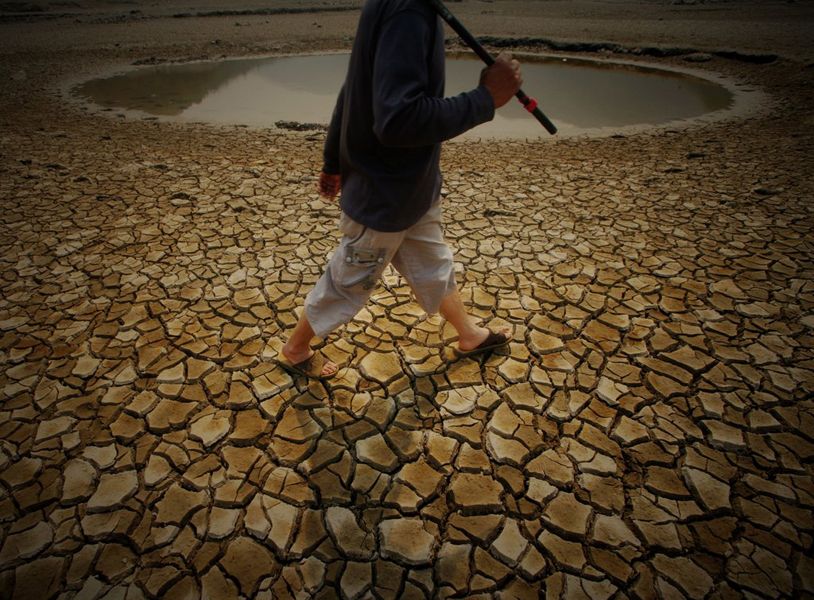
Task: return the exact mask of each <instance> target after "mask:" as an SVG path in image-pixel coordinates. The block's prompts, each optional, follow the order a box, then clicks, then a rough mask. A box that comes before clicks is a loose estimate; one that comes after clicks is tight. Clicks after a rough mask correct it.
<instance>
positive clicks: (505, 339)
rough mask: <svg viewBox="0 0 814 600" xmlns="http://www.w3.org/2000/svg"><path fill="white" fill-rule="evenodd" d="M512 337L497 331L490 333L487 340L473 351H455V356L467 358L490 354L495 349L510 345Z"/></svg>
mask: <svg viewBox="0 0 814 600" xmlns="http://www.w3.org/2000/svg"><path fill="white" fill-rule="evenodd" d="M510 340H511V337H509V336H508V335H506V334H504V333H498V332H495V331H490V332H489V335H487V336H486V339H485V340H483V341H482V342H481V343H480V345H479V346H477V347H475V348H472V349H471V350H458V349H457V348H456V349H455V355H456V356H457V357H458V358H465V357H467V356H473V355H475V354H481V353H483V352H488V351H489V350H494V349H495V348H500V347H502V346H505V345H506V344H508V343H509V341H510Z"/></svg>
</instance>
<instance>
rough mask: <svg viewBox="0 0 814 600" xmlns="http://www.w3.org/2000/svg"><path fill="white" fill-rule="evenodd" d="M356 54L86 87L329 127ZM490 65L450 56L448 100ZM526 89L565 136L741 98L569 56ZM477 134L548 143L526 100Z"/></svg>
mask: <svg viewBox="0 0 814 600" xmlns="http://www.w3.org/2000/svg"><path fill="white" fill-rule="evenodd" d="M347 63H348V55H347V54H328V55H315V56H294V57H276V58H253V59H239V60H223V61H219V62H200V63H188V64H178V65H162V66H157V67H148V68H142V69H137V70H133V71H130V72H127V73H124V74H121V75H116V76H113V77H109V78H105V79H95V80H91V81H88V82H86V83H84V84H82V85H80V86H79V87H78V88H77V89H76V92H77V93H78V94H79V95H80V96H82V97H84V98H86V99H88V100H90V101H92V102H94V103H96V104H98V105H101V106H103V107H107V108H114V109H123V110H127V111H137V112H138V113H141V114H142V116H143V115H144V114H146V115H150V116H157V117H161V118H170V119H173V120H182V121H201V122H207V123H218V124H235V125H247V126H251V127H272V126H274V123H276V122H277V121H297V122H301V123H327V122H328V120H329V119H330V115H331V111H332V110H333V105H334V102H335V100H336V94H337V92H338V90H339V88H340V86H341V85H342V81H343V80H344V76H345V72H346V70H347ZM481 68H482V64H481V63H480V62H478V61H477V60H475V59H474V58H469V57H461V56H450V57H448V58H447V85H446V93H447V95H454V94H457V93H459V92H462V91H465V90H468V89H471V88H472V87H474V86H475V85H476V84H477V81H478V76H479V73H480V70H481ZM523 78H524V81H525V83H524V85H523V88H524V90H525V91H526V92H527V93H528V94H529V95H531V96H534V97H536V98H537V99H538V101H539V102H540V107H541V108H542V109H543V112H545V113H546V114H547V115H548V117H549V118H550V119H551V120H552V121H553V122H554V123H555V124H556V125H557V126H558V127H559V129H560V132H561V133H562V134H565V135H568V134H578V133H606V134H607V133H612V132H614V131H620V130H622V129H623V128H625V127H629V126H648V125H659V124H664V123H669V122H673V121H677V120H685V119H691V118H695V117H699V116H701V115H706V114H708V113H711V112H714V111H718V110H721V109H725V108H728V107H730V106H731V105H732V103H733V94H732V93H731V92H730V91H729V90H728V89H727V88H725V87H723V86H722V85H720V84H718V83H715V82H713V81H710V80H707V79H702V78H699V77H692V76H688V75H685V74H681V73H677V72H671V71H665V70H661V69H648V68H642V67H638V66H632V65H621V64H610V63H599V62H595V61H585V60H575V59H566V60H563V59H562V58H547V59H535V60H534V61H530V60H528V59H523ZM467 135H468V137H483V138H490V137H497V138H533V137H545V136H547V134H546V133H545V130H544V129H543V128H542V127H541V126H540V125H539V124H538V123H537V122H536V121H535V120H534V119H533V118H531V117H530V116H529V115H528V114H527V113H526V112H525V111H524V110H523V108H522V107H521V106H520V104H519V103H517V102H516V101H514V100H513V101H512V102H510V104H509V105H507V106H506V107H504V108H502V109H500V110H499V111H498V113H497V115H496V117H495V119H494V120H493V121H492V122H490V123H486V124H484V125H481V126H480V127H477V128H475V129H473V130H472V131H471V132H469V134H467Z"/></svg>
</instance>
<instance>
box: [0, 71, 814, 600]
mask: <svg viewBox="0 0 814 600" xmlns="http://www.w3.org/2000/svg"><path fill="white" fill-rule="evenodd" d="M744 68H745V69H747V71H748V69H759V68H758V67H744ZM762 68H763V69H766V67H762ZM773 68H774V69H786V71H783V73H784V77H788V78H791V79H794V78H795V77H798V76H799V73H798V71H797V70H796V69H795V68H794V67H793V66H791V67H789V66H786V67H783V66H775V67H773ZM750 72H751V71H750ZM804 75H805V76H806V77H809V78H810V74H807V75H806V74H805V73H804ZM754 76H757V75H754ZM775 91H777V90H775ZM799 102H803V104H804V103H805V99H803V100H800V101H798V104H797V105H795V104H794V102H793V101H791V100H789V101H788V102H786V103H785V104H783V106H784V108H782V109H778V112H777V113H775V115H774V117H773V118H772V119H768V120H765V121H758V120H755V119H753V120H750V121H746V122H735V123H729V124H727V123H724V124H717V125H706V126H703V127H700V128H695V129H691V130H687V131H683V132H676V131H673V132H670V131H667V132H657V133H654V134H652V135H640V136H636V137H632V138H619V139H611V138H608V139H602V140H562V141H559V142H554V143H544V144H527V143H511V142H505V143H501V144H498V145H487V144H479V143H475V142H472V143H466V144H461V145H449V146H447V148H446V149H445V153H444V158H443V167H444V171H445V173H446V183H445V190H444V191H445V195H446V198H445V207H446V208H445V210H446V216H445V220H446V231H447V236H448V239H449V241H450V243H451V245H452V246H453V248H454V249H455V251H456V260H457V262H458V266H459V271H460V273H459V284H460V286H461V288H462V290H463V294H464V297H465V300H466V302H467V304H468V305H469V306H471V307H472V310H473V312H474V313H475V314H476V315H477V316H478V317H480V318H482V319H483V320H484V321H485V322H487V323H490V324H492V325H502V324H508V325H509V326H510V327H511V328H512V331H513V343H512V344H511V345H510V347H509V348H508V349H505V350H503V351H500V352H497V353H494V354H492V355H490V356H486V357H483V358H481V359H479V360H472V359H466V360H458V361H452V360H450V347H451V345H452V344H454V337H453V332H452V331H451V330H450V328H449V327H448V326H446V325H445V324H444V323H443V322H441V321H440V319H439V318H438V317H427V316H426V315H424V314H422V312H421V311H420V309H419V308H418V306H417V305H416V304H415V303H414V302H413V300H412V299H411V296H410V292H409V289H408V288H407V287H406V286H405V284H404V282H403V281H402V280H401V279H399V277H398V276H397V275H396V274H395V273H392V272H389V273H388V274H387V275H386V277H385V279H384V281H383V282H382V285H381V286H380V287H379V288H378V289H377V290H376V291H375V293H374V295H373V298H372V301H371V302H370V303H369V305H368V308H366V309H365V310H363V311H362V312H361V313H360V314H359V315H358V318H357V319H356V320H354V321H353V322H352V323H351V324H350V325H349V326H348V327H347V328H346V329H345V330H343V331H342V332H340V333H339V334H338V335H337V336H334V337H332V338H331V339H329V340H328V343H327V345H326V346H325V351H326V352H327V353H328V355H329V356H330V357H331V358H332V359H333V360H335V361H337V362H338V363H340V365H341V366H342V370H341V372H340V374H339V376H338V377H337V378H336V379H334V380H331V381H330V382H327V383H325V384H321V383H312V384H310V385H309V384H308V383H307V382H306V381H304V380H295V379H292V378H291V377H290V376H289V375H287V374H286V373H285V372H284V371H282V370H281V369H280V368H279V367H278V366H277V365H276V364H275V363H274V360H273V359H274V358H275V357H276V355H277V352H278V351H279V348H280V346H281V343H282V338H283V336H284V332H285V331H286V330H287V329H288V328H290V327H291V326H292V325H293V324H294V322H295V319H296V316H297V311H298V310H299V307H300V306H301V305H302V301H303V296H304V294H305V293H306V292H307V290H308V289H310V287H311V286H312V284H313V283H314V282H315V280H316V279H317V277H318V276H319V274H320V272H321V269H322V267H323V265H324V263H325V257H326V255H327V253H329V252H330V251H331V249H332V248H333V246H334V244H335V243H336V240H337V237H336V236H337V233H336V229H335V222H336V218H337V217H338V211H337V208H336V206H335V205H333V204H329V203H324V202H322V201H320V200H319V199H318V198H317V195H316V193H315V191H314V190H315V182H316V178H315V173H316V172H317V169H318V168H319V165H320V151H321V142H322V138H321V135H314V134H299V133H273V132H262V131H250V130H246V129H241V128H234V129H209V128H206V127H198V126H186V127H184V126H175V125H168V124H159V123H150V122H132V121H127V120H116V119H115V118H112V119H104V118H101V117H94V116H90V115H79V116H75V115H71V114H70V113H69V114H68V116H65V115H58V114H56V111H55V110H54V109H53V107H51V108H49V106H50V105H48V104H47V103H45V104H42V105H35V106H34V108H36V109H38V110H42V111H43V114H46V116H44V117H43V118H42V121H41V124H40V125H41V126H39V127H31V126H15V125H14V120H13V118H14V114H12V115H11V116H10V117H8V118H7V123H8V127H7V128H6V129H4V131H3V137H2V140H0V141H1V143H2V157H0V165H1V168H2V177H0V193H1V194H2V208H3V210H2V215H1V216H0V277H2V281H0V287H2V300H0V331H1V332H2V336H1V337H0V360H2V365H3V368H2V373H0V519H1V520H2V525H1V528H0V596H2V597H3V598H17V599H20V598H54V597H55V598H72V597H77V598H105V599H123V598H127V599H136V598H167V599H180V598H197V597H205V598H217V599H229V598H251V597H257V598H310V597H314V598H338V597H341V598H447V597H459V598H463V597H467V598H490V597H500V598H537V597H538V596H539V595H541V594H545V595H547V596H548V597H560V596H562V597H569V598H576V597H581V596H583V597H590V598H609V597H616V598H652V597H658V598H665V599H666V598H678V597H692V598H703V597H710V598H736V597H772V598H774V597H791V596H800V595H805V594H810V593H812V592H814V573H813V572H814V561H813V560H812V558H811V551H812V534H813V533H814V517H812V507H814V483H813V482H812V460H814V439H812V432H814V413H813V411H812V407H813V406H814V403H813V402H812V399H811V396H812V391H813V390H814V372H813V370H814V361H813V360H812V358H814V357H813V356H812V354H813V353H812V339H813V338H812V329H814V283H812V275H814V259H813V258H812V239H811V236H810V234H811V225H812V216H811V205H810V198H811V186H810V182H809V181H808V179H809V176H808V175H806V173H808V174H809V175H810V166H811V165H810V157H811V144H810V140H811V124H810V123H806V122H805V121H804V120H803V121H800V120H798V119H796V118H794V115H795V114H799V112H798V113H795V111H801V110H802V109H801V105H800V104H799ZM16 110H18V111H21V112H20V113H19V114H25V115H28V114H29V113H26V112H24V111H25V110H33V109H32V108H31V107H28V108H27V109H23V108H17V109H16ZM49 110H50V111H51V112H50V113H48V111H49ZM20 122H21V123H29V122H30V121H29V120H28V117H25V118H23V117H20ZM54 123H57V125H54ZM801 128H802V129H801ZM766 140H772V141H771V143H769V142H767V141H766ZM769 149H771V150H772V151H769ZM795 174H796V175H795ZM801 175H802V176H801Z"/></svg>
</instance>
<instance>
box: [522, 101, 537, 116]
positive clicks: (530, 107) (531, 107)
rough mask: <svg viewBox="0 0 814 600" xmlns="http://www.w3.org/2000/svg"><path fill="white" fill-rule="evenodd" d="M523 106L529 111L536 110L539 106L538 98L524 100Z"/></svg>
mask: <svg viewBox="0 0 814 600" xmlns="http://www.w3.org/2000/svg"><path fill="white" fill-rule="evenodd" d="M523 106H524V107H525V109H526V110H527V111H529V112H530V113H533V112H534V110H535V109H536V108H537V100H535V99H534V98H527V101H526V102H523Z"/></svg>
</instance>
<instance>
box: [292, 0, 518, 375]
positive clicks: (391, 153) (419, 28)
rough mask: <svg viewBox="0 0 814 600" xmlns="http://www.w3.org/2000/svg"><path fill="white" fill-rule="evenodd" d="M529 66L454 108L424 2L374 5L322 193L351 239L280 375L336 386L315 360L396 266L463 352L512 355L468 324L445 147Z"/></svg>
mask: <svg viewBox="0 0 814 600" xmlns="http://www.w3.org/2000/svg"><path fill="white" fill-rule="evenodd" d="M521 84H522V79H521V76H520V65H519V64H518V62H517V61H516V60H512V59H511V56H509V55H501V56H499V57H498V59H497V61H496V62H495V64H494V65H492V66H490V67H488V68H486V69H484V70H483V72H482V73H481V78H480V82H479V85H478V86H477V87H476V88H474V89H472V90H471V91H469V92H465V93H462V94H459V95H458V96H454V97H450V98H444V93H443V92H444V31H443V26H442V22H441V19H440V17H438V16H437V15H436V14H435V12H434V11H433V9H432V7H431V6H430V5H429V3H428V2H425V0H367V2H366V4H365V5H364V7H363V9H362V14H361V17H360V19H359V26H358V29H357V33H356V39H355V41H354V45H353V50H352V53H351V57H350V64H349V67H348V74H347V78H346V80H345V84H344V85H343V87H342V90H341V91H340V93H339V98H338V100H337V103H336V108H335V109H334V112H333V117H332V119H331V124H330V127H329V129H328V135H327V137H326V140H325V150H324V166H323V171H322V174H321V176H320V181H319V190H320V194H321V195H323V196H324V197H327V198H334V197H335V196H336V195H337V194H338V193H339V191H340V189H341V191H342V194H341V201H340V206H341V209H342V216H341V218H340V222H339V228H340V230H341V232H342V234H343V238H342V241H341V243H340V245H339V248H337V250H336V251H335V252H334V254H333V256H332V258H331V260H330V261H329V263H328V265H327V267H326V269H325V272H324V273H323V275H322V277H321V278H320V279H319V281H318V282H317V284H316V286H315V287H314V288H313V290H311V292H310V293H309V294H308V296H307V298H306V300H305V310H304V311H303V314H302V316H301V317H300V319H299V321H298V323H297V325H296V327H295V328H294V331H293V332H292V334H291V337H290V338H289V339H288V341H287V342H286V344H285V345H284V346H283V348H282V355H283V356H282V357H281V361H280V362H281V364H282V366H283V367H285V368H286V369H288V370H289V371H292V372H294V373H297V374H302V375H305V376H307V377H312V378H317V379H325V378H328V377H332V376H333V375H334V374H336V371H337V365H335V364H334V363H332V362H329V361H327V360H326V359H325V358H324V357H323V355H322V354H321V353H319V352H314V351H313V350H312V349H311V342H312V340H313V339H314V337H320V338H325V337H326V336H327V335H328V334H330V333H331V332H332V331H333V330H335V329H336V328H337V327H339V326H341V325H344V324H345V323H347V322H349V321H350V320H351V319H353V317H354V316H355V315H356V313H358V312H359V310H361V308H362V307H363V306H364V304H365V302H366V301H367V299H368V298H369V297H370V294H371V293H372V290H373V288H374V287H375V285H376V283H377V282H378V280H379V279H380V277H381V275H382V273H383V272H384V269H385V268H386V267H387V265H388V264H391V263H392V264H393V266H394V267H395V268H396V270H398V271H399V273H401V275H402V276H403V277H404V278H405V279H406V280H407V282H408V283H409V285H410V287H411V288H412V290H413V293H414V294H415V296H416V299H417V301H418V303H419V304H420V305H421V307H422V308H423V309H424V310H425V311H426V312H427V313H428V314H434V313H436V312H440V313H441V315H442V316H443V317H444V318H445V319H446V320H447V321H449V322H450V324H452V326H453V327H455V329H456V330H457V332H458V348H457V352H458V353H459V354H461V355H470V354H474V353H477V352H483V351H486V350H491V349H493V348H496V347H499V346H502V345H505V344H506V343H508V341H509V332H508V330H502V331H497V332H493V331H489V330H488V329H486V328H484V327H481V326H479V325H478V324H477V323H476V322H475V320H474V319H473V318H472V317H470V316H469V314H467V312H466V309H465V307H464V305H463V302H462V301H461V298H460V296H459V294H458V290H457V287H456V284H455V274H454V270H453V261H452V252H451V251H450V249H449V248H448V246H447V245H446V243H445V241H444V238H443V233H442V230H441V205H440V189H441V173H440V168H439V157H440V152H441V142H443V141H445V140H448V139H450V138H453V137H455V136H457V135H459V134H461V133H463V132H465V131H467V130H468V129H471V128H472V127H475V126H476V125H479V124H481V123H484V122H486V121H489V120H491V119H492V118H493V117H494V111H495V109H496V108H498V107H500V106H503V105H504V104H506V103H507V102H508V101H509V100H510V99H511V97H512V96H513V95H514V94H515V92H517V90H518V89H520V85H521Z"/></svg>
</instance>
